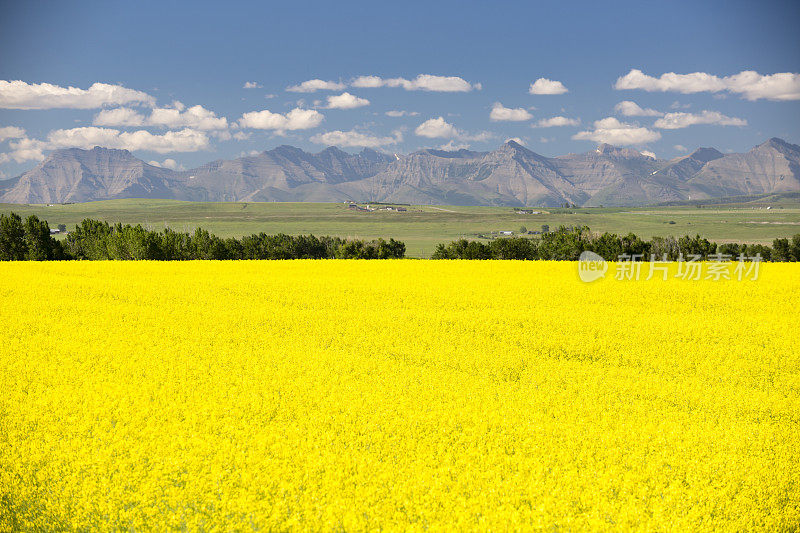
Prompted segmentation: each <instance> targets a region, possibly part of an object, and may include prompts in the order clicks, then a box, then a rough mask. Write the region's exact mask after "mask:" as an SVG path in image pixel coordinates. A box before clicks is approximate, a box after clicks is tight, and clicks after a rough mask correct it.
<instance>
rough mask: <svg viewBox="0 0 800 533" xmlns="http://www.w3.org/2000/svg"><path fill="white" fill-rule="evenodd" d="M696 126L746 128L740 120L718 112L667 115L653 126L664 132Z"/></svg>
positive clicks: (745, 122)
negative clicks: (712, 125) (711, 125)
mask: <svg viewBox="0 0 800 533" xmlns="http://www.w3.org/2000/svg"><path fill="white" fill-rule="evenodd" d="M697 124H714V125H717V126H747V121H746V120H744V119H741V118H736V117H728V116H725V115H723V114H722V113H720V112H719V111H702V112H700V113H681V112H677V113H667V114H666V115H664V116H663V117H662V118H660V119H658V120H656V121H655V123H654V124H653V126H655V127H656V128H661V129H664V130H677V129H680V128H688V127H689V126H694V125H697Z"/></svg>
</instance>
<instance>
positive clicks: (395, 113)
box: [386, 110, 419, 117]
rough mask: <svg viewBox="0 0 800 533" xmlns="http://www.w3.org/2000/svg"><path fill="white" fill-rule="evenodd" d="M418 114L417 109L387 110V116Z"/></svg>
mask: <svg viewBox="0 0 800 533" xmlns="http://www.w3.org/2000/svg"><path fill="white" fill-rule="evenodd" d="M417 115H419V113H418V112H416V111H398V110H392V111H387V112H386V116H387V117H416V116H417Z"/></svg>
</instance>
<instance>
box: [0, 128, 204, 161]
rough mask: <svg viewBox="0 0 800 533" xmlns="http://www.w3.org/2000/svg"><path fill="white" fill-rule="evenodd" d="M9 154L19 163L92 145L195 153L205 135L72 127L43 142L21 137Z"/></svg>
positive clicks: (182, 132)
mask: <svg viewBox="0 0 800 533" xmlns="http://www.w3.org/2000/svg"><path fill="white" fill-rule="evenodd" d="M9 146H10V147H11V149H12V152H11V153H10V154H8V157H9V158H11V159H13V160H14V161H16V162H17V163H21V162H23V161H31V160H33V161H39V160H42V159H44V151H46V150H55V149H58V148H84V149H90V148H94V147H95V146H102V147H104V148H118V149H124V150H147V151H151V152H157V153H161V154H165V153H169V152H197V151H199V150H206V149H208V147H209V143H208V136H207V135H206V134H205V133H204V132H202V131H195V130H192V129H188V128H187V129H183V130H181V131H168V132H166V133H164V134H163V135H155V134H152V133H150V132H149V131H146V130H138V131H130V132H127V131H120V130H115V129H110V128H96V127H84V128H72V129H61V130H53V131H51V132H50V133H48V134H47V140H44V141H42V140H38V139H28V138H23V139H20V140H19V141H12V142H10V143H9Z"/></svg>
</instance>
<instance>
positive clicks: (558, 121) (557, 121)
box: [533, 117, 581, 128]
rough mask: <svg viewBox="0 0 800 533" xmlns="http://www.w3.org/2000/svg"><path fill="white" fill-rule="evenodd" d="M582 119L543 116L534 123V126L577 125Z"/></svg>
mask: <svg viewBox="0 0 800 533" xmlns="http://www.w3.org/2000/svg"><path fill="white" fill-rule="evenodd" d="M580 123H581V121H580V120H578V119H577V118H567V117H551V118H543V119H541V120H539V122H537V123H536V124H534V125H533V127H534V128H553V127H558V126H577V125H578V124H580Z"/></svg>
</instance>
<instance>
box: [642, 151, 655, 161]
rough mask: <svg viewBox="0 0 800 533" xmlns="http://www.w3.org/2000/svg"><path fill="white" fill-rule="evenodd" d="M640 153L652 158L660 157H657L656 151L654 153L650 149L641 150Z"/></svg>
mask: <svg viewBox="0 0 800 533" xmlns="http://www.w3.org/2000/svg"><path fill="white" fill-rule="evenodd" d="M639 153H640V154H642V155H644V156H647V157H649V158H650V159H658V158H657V157H656V154H655V153H653V152H650V151H647V150H642V151H641V152H639Z"/></svg>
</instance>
